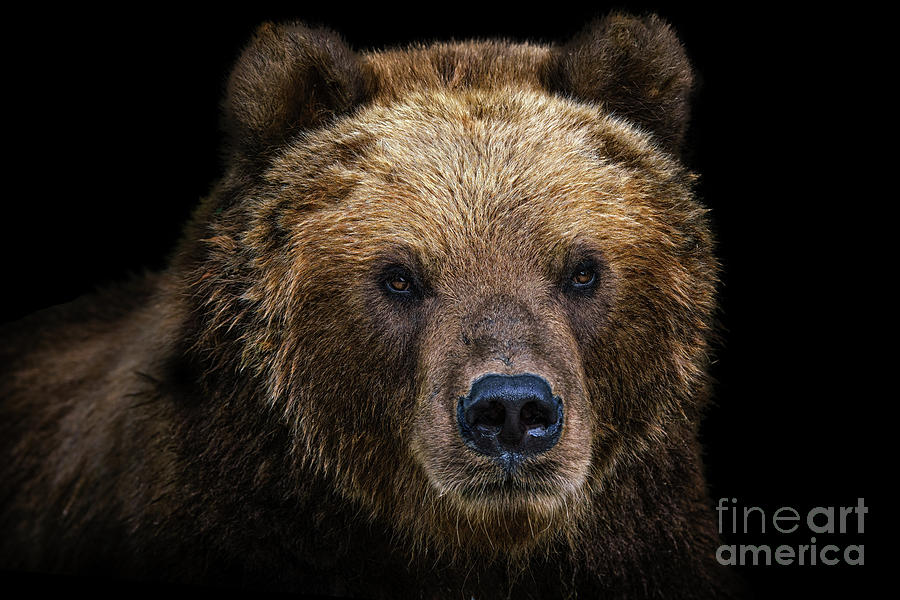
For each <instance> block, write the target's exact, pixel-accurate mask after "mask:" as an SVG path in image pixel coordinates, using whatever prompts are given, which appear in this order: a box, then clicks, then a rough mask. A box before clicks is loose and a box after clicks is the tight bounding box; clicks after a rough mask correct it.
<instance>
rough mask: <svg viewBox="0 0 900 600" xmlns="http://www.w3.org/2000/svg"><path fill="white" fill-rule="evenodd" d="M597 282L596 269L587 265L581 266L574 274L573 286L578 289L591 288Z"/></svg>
mask: <svg viewBox="0 0 900 600" xmlns="http://www.w3.org/2000/svg"><path fill="white" fill-rule="evenodd" d="M596 280H597V273H596V272H595V271H594V268H593V267H591V266H587V265H582V266H579V267H577V268H576V269H575V272H574V273H572V285H573V286H575V288H577V289H584V288H587V287H590V286H591V285H593V284H594V282H595V281H596Z"/></svg>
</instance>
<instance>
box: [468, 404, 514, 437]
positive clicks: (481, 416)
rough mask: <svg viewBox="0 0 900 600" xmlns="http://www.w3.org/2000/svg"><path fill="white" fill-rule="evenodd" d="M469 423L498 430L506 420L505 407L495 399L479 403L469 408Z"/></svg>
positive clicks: (481, 427) (473, 425)
mask: <svg viewBox="0 0 900 600" xmlns="http://www.w3.org/2000/svg"><path fill="white" fill-rule="evenodd" d="M466 420H467V421H468V423H469V425H471V426H472V427H478V428H480V429H486V430H499V429H500V428H501V427H503V423H505V422H506V408H505V407H504V406H503V404H502V403H501V402H499V401H497V400H491V401H489V402H485V403H481V404H478V405H476V406H473V407H472V408H470V409H469V411H468V415H467V417H466Z"/></svg>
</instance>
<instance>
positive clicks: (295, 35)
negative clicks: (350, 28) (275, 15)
mask: <svg viewBox="0 0 900 600" xmlns="http://www.w3.org/2000/svg"><path fill="white" fill-rule="evenodd" d="M370 81H371V77H369V76H368V70H367V68H366V66H365V65H364V63H363V61H362V60H361V58H360V57H359V55H357V54H356V53H355V52H353V50H351V49H350V48H349V47H348V46H347V44H346V43H344V41H343V40H342V39H340V37H338V36H337V35H336V34H335V33H333V32H331V31H329V30H327V29H311V28H309V27H306V26H304V25H302V24H299V23H291V24H285V25H273V24H271V23H266V24H264V25H262V26H260V27H259V29H257V31H256V35H255V36H254V38H253V40H252V41H251V42H250V44H249V45H248V46H247V48H246V49H245V50H244V52H243V53H242V54H241V57H240V58H239V59H238V61H237V64H236V65H235V67H234V69H233V70H232V72H231V76H230V78H229V80H228V91H227V95H226V99H225V107H224V120H225V131H226V134H227V135H228V138H229V141H230V149H231V150H232V152H234V153H236V154H237V155H238V156H239V157H241V158H244V159H249V160H250V161H251V162H253V161H255V160H256V159H261V158H264V157H266V156H267V155H268V154H269V153H270V152H271V151H272V150H273V149H275V148H278V147H279V146H280V145H281V144H282V143H283V142H284V141H285V140H286V139H287V138H288V137H290V136H291V135H292V134H294V133H296V132H297V131H300V130H303V129H308V128H311V127H315V126H316V125H319V124H321V123H322V122H324V121H325V120H327V119H328V118H330V117H332V116H334V115H338V114H342V113H345V112H347V111H349V110H351V109H352V108H353V107H354V106H356V105H358V104H359V103H361V102H363V101H364V100H365V98H366V97H368V96H369V95H370V93H369V91H370Z"/></svg>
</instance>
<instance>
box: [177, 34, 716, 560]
mask: <svg viewBox="0 0 900 600" xmlns="http://www.w3.org/2000/svg"><path fill="white" fill-rule="evenodd" d="M610 32H613V33H610ZM651 33H652V35H651ZM608 36H612V37H616V36H619V37H621V38H622V39H620V40H618V42H617V43H623V44H625V42H629V43H630V42H631V41H633V39H634V38H640V39H641V40H642V42H643V45H642V46H641V47H640V49H639V50H640V52H643V53H645V54H650V56H649V58H648V57H647V56H643V57H642V58H641V59H640V60H638V58H635V57H631V56H624V54H625V51H624V50H620V51H619V53H618V54H619V55H622V56H618V58H619V62H622V63H623V64H626V65H629V68H631V69H636V68H637V67H635V66H634V65H636V64H640V65H641V66H642V68H643V69H644V70H647V69H649V67H648V66H647V65H644V64H643V63H642V62H641V61H642V60H643V61H649V62H653V61H654V60H658V57H656V56H655V55H654V54H653V52H657V53H658V52H660V50H659V49H658V48H657V47H656V46H658V45H660V44H663V43H664V44H665V45H667V48H668V49H670V50H671V48H672V47H674V48H675V49H676V50H677V51H678V52H677V53H676V54H675V55H674V58H671V57H670V58H669V59H668V62H667V63H666V66H667V67H671V63H673V62H674V63H675V64H676V65H681V64H682V63H684V65H686V61H684V58H683V54H682V53H681V51H680V46H679V45H678V44H677V41H675V40H674V37H672V36H671V34H670V32H668V29H667V28H666V27H665V26H664V25H662V24H661V23H659V22H658V21H656V20H654V19H651V20H649V21H647V22H642V21H639V20H633V19H627V18H623V17H612V18H610V19H607V20H606V21H603V22H601V24H599V25H595V26H594V29H593V36H588V37H587V38H586V39H585V40H581V41H576V42H573V44H574V46H573V47H569V48H563V49H560V50H557V51H556V52H555V53H554V51H552V50H550V49H547V48H544V47H536V46H528V45H522V46H513V45H508V44H498V43H493V42H483V43H467V44H456V45H453V44H446V45H437V46H433V47H430V48H424V49H418V50H410V51H402V52H401V51H389V52H386V53H380V54H379V53H376V54H373V55H369V56H364V57H363V56H357V55H354V54H353V53H351V52H350V51H349V49H347V48H346V47H345V46H343V45H342V44H341V43H340V42H339V41H338V40H337V39H336V38H334V37H331V36H330V34H326V33H323V32H314V31H311V30H308V29H306V28H303V27H302V26H293V27H292V26H287V27H281V28H278V27H265V28H263V29H262V30H261V32H260V33H259V35H258V38H257V40H256V41H255V42H254V43H253V44H251V46H250V47H249V48H248V50H247V51H246V52H245V55H244V57H243V58H242V60H241V61H240V62H239V64H238V67H237V68H236V70H235V72H234V74H233V76H232V80H231V82H230V98H229V103H228V104H227V105H226V106H227V107H228V111H229V112H228V114H229V115H230V118H231V120H232V121H231V123H230V125H229V126H230V130H231V131H232V137H233V138H234V139H236V140H237V142H236V144H235V148H236V150H235V152H234V155H233V171H232V175H231V179H230V181H229V180H228V179H226V182H225V183H224V184H223V188H222V191H221V193H220V195H219V206H218V207H217V209H216V210H217V215H216V217H217V218H215V219H213V221H212V225H211V229H212V231H211V232H210V234H209V235H208V237H206V238H205V239H206V242H205V243H206V244H207V245H208V248H207V249H206V250H204V252H208V254H206V255H204V258H203V261H202V262H201V263H200V265H199V268H195V269H194V271H193V277H194V278H193V279H190V280H189V281H188V282H187V284H186V285H187V286H188V287H189V288H191V289H193V290H195V291H196V297H197V298H201V299H202V300H203V302H204V304H203V306H202V307H200V308H199V309H197V313H198V314H199V315H200V317H199V319H200V322H201V323H200V328H201V334H200V341H199V344H201V345H204V346H205V347H206V348H207V349H208V352H209V353H210V354H215V353H217V352H221V350H222V348H228V350H227V353H228V355H229V356H231V357H235V356H237V357H240V360H239V363H238V364H237V368H239V369H241V370H242V371H246V372H253V373H256V374H257V376H258V377H259V381H260V385H261V386H263V387H264V389H265V394H264V397H265V398H266V399H267V402H269V403H271V405H272V406H273V407H274V408H275V409H276V410H277V411H279V413H280V414H283V416H284V419H285V421H286V423H288V424H289V425H290V427H291V428H292V436H293V438H294V439H295V443H296V444H297V445H298V447H299V449H298V452H299V453H300V454H301V456H302V461H303V462H304V464H306V465H307V466H308V467H309V468H312V469H313V470H315V471H316V472H320V473H322V474H325V475H326V476H328V477H333V478H335V479H336V481H337V482H338V483H337V488H338V489H339V490H340V491H341V493H342V494H345V495H346V496H347V497H348V498H350V499H352V501H354V502H358V503H361V504H362V505H363V506H365V507H366V509H367V510H369V511H371V513H372V514H373V515H378V516H379V517H382V518H387V519H389V520H391V521H392V522H394V523H395V524H396V525H397V527H398V529H399V530H400V531H402V532H404V533H405V534H408V537H409V538H411V539H413V540H416V541H417V542H418V543H420V544H424V545H426V546H435V545H436V546H438V547H444V546H447V545H454V544H455V545H456V546H464V547H466V548H467V549H468V551H471V550H472V548H476V547H477V548H478V549H479V551H481V552H486V553H490V552H496V551H497V549H498V548H500V549H502V550H503V552H510V553H516V552H520V551H526V552H527V551H529V550H532V549H534V548H535V547H537V546H540V545H541V544H543V543H546V542H548V540H550V539H555V538H559V537H560V536H562V537H565V536H576V535H577V534H578V533H579V532H580V531H581V530H582V529H583V527H585V525H586V524H585V522H586V521H590V520H592V519H594V518H595V516H596V515H595V514H594V513H595V510H594V508H593V504H594V503H595V494H597V493H599V490H601V489H603V488H604V486H606V485H608V484H609V483H610V477H611V475H610V474H611V473H613V472H614V471H615V468H616V465H617V464H618V463H619V462H620V461H621V460H623V458H626V457H627V459H628V460H640V459H639V458H635V457H637V456H639V455H640V453H641V452H644V451H645V450H646V448H649V447H652V446H653V444H654V442H655V441H658V440H659V439H660V438H662V437H664V436H665V435H666V428H667V426H668V423H669V422H670V421H671V420H673V419H676V420H677V419H687V417H686V415H688V414H691V415H693V414H694V412H695V410H696V408H697V406H698V404H699V403H700V401H701V400H700V398H701V397H702V388H703V386H704V367H705V360H706V344H707V341H706V339H707V337H708V336H709V330H710V320H711V316H710V315H711V312H712V309H713V306H714V287H715V279H716V265H715V260H714V258H713V257H712V254H711V246H712V244H711V239H710V234H709V231H708V227H707V224H706V222H705V217H704V213H705V211H704V209H703V208H702V207H701V206H700V205H699V204H698V203H696V202H695V201H694V200H693V198H692V195H691V184H692V181H693V176H692V175H691V174H690V173H688V172H687V171H686V170H685V169H684V168H683V167H681V166H680V165H679V163H678V162H677V159H676V156H675V155H674V154H673V152H674V149H675V148H677V143H676V142H673V141H672V140H677V139H678V138H679V136H680V135H681V133H679V132H681V131H683V123H681V122H678V123H677V124H675V125H671V124H668V123H666V122H665V120H664V119H658V118H645V117H646V115H644V113H648V114H651V115H655V114H657V113H653V112H652V111H649V110H648V108H647V106H648V105H649V101H648V100H647V99H646V98H645V99H644V102H637V104H638V106H640V109H641V110H642V111H644V113H641V114H640V115H638V116H637V117H636V118H634V119H632V120H629V119H626V118H624V115H623V116H617V115H613V114H610V111H609V109H608V107H607V106H606V105H604V104H602V103H597V102H595V101H593V100H594V99H593V98H591V97H588V98H579V97H576V96H574V94H573V92H572V90H573V89H575V88H577V86H575V85H573V84H572V83H571V81H569V80H571V79H577V78H579V77H581V76H580V75H579V74H578V68H579V67H580V65H581V62H585V61H587V62H589V63H591V61H597V60H600V61H602V64H603V65H604V66H606V64H607V62H610V61H612V62H615V61H613V60H612V59H613V58H615V57H613V56H611V55H613V54H615V53H614V52H613V50H611V49H609V48H606V49H603V50H602V51H600V52H599V54H600V55H601V58H596V57H592V56H588V57H587V58H585V57H584V56H583V55H586V54H589V51H596V49H594V48H593V46H597V45H598V44H599V45H600V46H602V45H603V44H607V45H612V44H610V43H609V42H608V40H607V37H608ZM654 36H655V37H654ZM660 39H661V40H662V42H660ZM622 40H625V42H623V41H622ZM648 40H649V41H648ZM654 44H656V45H654ZM625 46H626V47H627V46H628V44H625ZM285 48H294V51H297V53H298V55H297V56H293V57H289V58H288V59H285V57H284V53H285ZM297 48H301V49H302V50H303V52H300V51H298V50H297ZM629 51H633V50H629ZM315 52H319V53H320V54H319V55H315V56H314V59H313V58H310V56H313V55H314V53H315ZM323 55H324V56H323ZM623 56H624V57H623ZM285 61H286V62H288V63H290V64H289V66H285V65H284V64H283V63H284V62H285ZM310 63H312V64H310ZM323 65H324V66H323ZM573 65H574V66H573ZM580 68H584V67H580ZM685 68H686V67H685ZM626 71H627V69H626ZM671 71H672V70H671V68H670V71H669V72H666V73H665V79H664V80H663V81H651V82H650V83H648V82H646V81H642V80H639V81H635V82H631V83H630V85H631V87H632V88H635V89H636V88H637V84H638V83H642V84H645V85H646V86H647V90H646V96H647V98H650V99H652V100H653V101H654V102H655V106H657V107H662V109H660V110H665V111H669V112H666V113H665V115H666V118H671V114H670V113H671V112H672V111H671V106H669V105H670V104H671V103H672V102H674V101H675V100H680V101H684V96H685V89H686V86H688V85H689V82H690V75H689V71H688V72H687V73H685V72H683V70H682V71H677V70H676V71H675V72H674V73H673V72H671ZM591 72H593V71H591ZM273 73H274V74H273ZM279 73H280V74H281V75H280V76H279ZM285 73H287V74H288V75H285ZM298 73H301V75H298ZM631 75H632V74H630V73H627V72H626V73H625V74H622V73H617V76H618V77H623V76H631ZM298 78H300V80H301V81H307V82H308V81H313V82H314V83H315V86H314V91H309V90H308V89H306V88H303V87H302V86H301V85H299V84H298V83H297V79H298ZM557 80H562V81H564V82H567V83H565V85H568V86H569V91H568V93H567V94H566V95H563V94H561V93H558V90H555V89H554V86H555V85H559V84H558V83H557V84H555V83H554V81H557ZM578 81H581V80H580V79H579V80H578ZM581 83H583V82H581ZM598 85H599V84H598ZM606 85H609V83H608V82H607V83H606ZM286 89H287V90H291V91H292V94H294V95H296V96H297V97H299V98H303V99H305V102H303V103H299V102H298V101H297V99H296V98H295V97H293V96H291V95H289V94H287V93H286V92H283V91H280V90H286ZM272 90H275V91H276V92H277V93H274V94H273V92H272ZM632 93H638V92H634V91H632ZM273 97H274V98H275V100H276V101H275V102H273V101H272V98H273ZM673 97H674V98H675V100H673ZM261 98H262V99H264V101H262V100H261ZM279 99H281V102H280V104H279V103H278V102H277V101H278V100H279ZM298 104H299V105H300V106H299V108H298V106H297V105H298ZM309 106H318V108H317V110H316V111H312V112H309V111H308V109H309ZM301 109H302V110H301ZM303 111H307V112H303ZM674 112H675V113H676V114H677V113H678V111H677V110H675V111H674ZM648 124H649V125H652V126H655V127H656V128H657V130H658V131H659V133H655V132H652V131H648V130H647V126H648ZM667 127H668V128H667ZM291 132H292V133H291ZM248 157H252V161H251V160H249V159H248ZM235 298H240V300H241V307H240V310H236V309H235V308H234V306H233V302H234V299H235ZM223 330H224V331H228V332H231V335H230V337H229V335H225V336H224V338H229V339H228V340H226V339H223V337H222V336H221V335H220V333H221V332H222V331H223ZM234 333H237V334H238V335H237V336H235V335H233V334H234ZM229 340H230V342H229ZM226 342H228V343H226ZM485 378H489V379H487V380H485ZM523 378H525V379H523ZM484 381H487V382H488V383H487V384H484V385H481V384H480V383H479V382H484ZM485 385H487V387H488V388H494V389H493V391H491V390H490V389H488V390H487V391H484V392H482V391H481V388H482V387H485ZM498 386H499V387H498ZM498 390H499V391H498ZM517 395H518V396H524V397H525V398H524V400H522V401H521V402H519V403H518V404H515V402H513V404H515V405H514V406H513V405H510V404H509V403H508V402H507V403H506V404H504V401H505V400H504V399H507V398H509V397H512V396H517ZM475 396H478V397H475ZM481 396H484V397H483V398H482V397H481ZM476 405H477V406H476ZM378 465H392V468H391V469H389V470H387V471H385V470H383V469H381V468H378V467H377V466H378ZM423 507H427V509H425V510H423ZM460 522H462V523H464V524H465V525H464V526H462V527H461V526H460V525H459V523H460Z"/></svg>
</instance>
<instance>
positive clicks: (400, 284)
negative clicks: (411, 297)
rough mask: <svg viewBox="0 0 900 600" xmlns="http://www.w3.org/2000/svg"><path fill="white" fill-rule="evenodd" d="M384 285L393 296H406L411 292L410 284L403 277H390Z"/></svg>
mask: <svg viewBox="0 0 900 600" xmlns="http://www.w3.org/2000/svg"><path fill="white" fill-rule="evenodd" d="M386 285H387V288H388V289H389V290H390V291H392V292H394V293H395V294H408V293H409V292H410V291H411V290H412V282H410V280H409V278H408V277H405V276H403V275H391V276H390V277H389V278H388V280H387V282H386Z"/></svg>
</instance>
